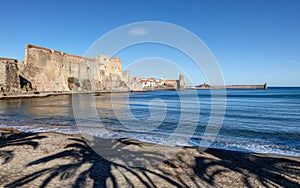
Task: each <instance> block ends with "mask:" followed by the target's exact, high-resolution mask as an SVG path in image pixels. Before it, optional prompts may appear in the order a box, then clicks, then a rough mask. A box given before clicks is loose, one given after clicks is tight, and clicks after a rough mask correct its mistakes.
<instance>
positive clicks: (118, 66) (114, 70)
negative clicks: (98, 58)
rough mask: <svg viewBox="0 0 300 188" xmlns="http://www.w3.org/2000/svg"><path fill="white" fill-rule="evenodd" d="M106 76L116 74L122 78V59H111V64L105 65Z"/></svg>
mask: <svg viewBox="0 0 300 188" xmlns="http://www.w3.org/2000/svg"><path fill="white" fill-rule="evenodd" d="M105 72H106V76H110V74H115V75H118V76H122V60H121V58H110V60H109V62H107V63H105Z"/></svg>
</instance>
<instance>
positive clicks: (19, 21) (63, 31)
mask: <svg viewBox="0 0 300 188" xmlns="http://www.w3.org/2000/svg"><path fill="white" fill-rule="evenodd" d="M0 7H1V16H0V44H1V45H0V57H12V58H17V59H20V60H23V59H24V49H25V44H27V43H30V44H35V45H40V46H44V47H49V48H52V49H57V50H61V51H64V52H67V53H72V54H77V55H83V54H84V53H85V51H86V50H87V49H88V47H89V46H90V45H91V44H92V43H93V42H94V41H95V40H97V39H98V38H99V37H101V36H102V35H103V34H105V33H107V32H109V31H111V30H112V29H115V28H117V27H120V26H122V25H124V24H129V23H132V22H137V21H163V22H170V23H173V24H177V25H179V26H182V27H184V28H186V29H188V30H190V31H191V32H193V33H195V34H196V35H197V36H198V37H200V38H201V39H202V40H203V41H204V42H205V43H206V45H207V46H208V47H209V48H210V50H211V51H212V52H213V54H214V55H215V57H216V59H217V61H218V62H219V64H220V67H221V69H222V72H223V75H224V79H225V83H226V84H258V83H264V82H268V83H269V85H276V86H281V85H282V86H289V85H294V86H300V74H299V70H300V11H299V10H300V1H299V0H294V1H292V0H257V1H256V0H248V1H240V0H236V1H232V0H226V1H225V0H223V1H222V0H207V1H201V0H195V1H192V0H182V1H177V0H169V1H168V0H148V1H145V0H128V1H121V0H120V1H114V0H105V1H75V0H72V1H60V0H51V1H41V0H37V1H31V0H26V1H23V0H19V1H17V0H10V1H0ZM140 49H143V48H140ZM144 50H145V51H144V52H145V55H147V56H148V55H151V53H150V52H153V51H151V45H149V46H147V47H145V48H144ZM100 53H101V52H100ZM126 54H127V55H126ZM119 55H120V57H121V58H122V59H123V64H124V66H125V67H126V66H127V65H129V64H130V63H132V62H131V61H133V60H134V59H136V58H141V54H140V53H139V54H136V55H137V57H134V50H132V49H129V50H128V53H120V54H119ZM154 55H158V54H155V51H154ZM190 74H191V75H190V76H191V77H192V79H196V80H197V81H198V80H199V83H201V82H203V79H202V78H201V77H199V78H198V77H197V75H196V74H193V73H192V72H191V73H190Z"/></svg>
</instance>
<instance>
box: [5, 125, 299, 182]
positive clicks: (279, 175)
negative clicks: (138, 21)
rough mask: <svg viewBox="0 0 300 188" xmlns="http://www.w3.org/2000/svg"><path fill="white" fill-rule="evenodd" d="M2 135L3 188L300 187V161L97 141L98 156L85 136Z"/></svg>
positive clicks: (13, 132)
mask: <svg viewBox="0 0 300 188" xmlns="http://www.w3.org/2000/svg"><path fill="white" fill-rule="evenodd" d="M0 132H1V133H2V135H1V137H0V164H1V165H0V187H300V159H299V158H291V157H283V156H271V155H259V154H246V153H240V152H232V151H224V150H216V149H208V150H206V151H205V152H199V150H198V148H192V147H167V146H161V145H154V144H148V143H143V142H139V141H136V140H132V139H119V140H104V139H99V140H96V141H95V140H93V141H92V142H91V143H95V144H96V145H97V146H100V147H101V148H102V149H101V150H100V151H99V152H103V155H102V153H101V155H98V154H97V153H96V152H95V151H94V150H92V149H91V148H90V147H89V145H87V144H86V142H85V141H83V138H82V137H81V136H80V135H66V134H60V133H22V132H18V131H16V130H14V129H2V130H1V131H0ZM149 148H152V149H149ZM96 151H97V150H96ZM174 151H176V152H175V153H176V154H175V155H171V154H172V152H174ZM177 152H178V153H177ZM110 154H111V156H110ZM167 157H170V158H169V159H168V160H166V161H163V159H166V158H167ZM147 162H149V164H148V165H147V166H141V164H146V163H147ZM127 164H133V165H140V166H136V167H130V166H128V165H127Z"/></svg>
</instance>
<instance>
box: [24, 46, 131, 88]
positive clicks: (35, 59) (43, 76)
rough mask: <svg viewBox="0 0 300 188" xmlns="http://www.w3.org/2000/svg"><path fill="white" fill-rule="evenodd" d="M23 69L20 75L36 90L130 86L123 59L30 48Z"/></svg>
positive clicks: (35, 47) (27, 50) (26, 51)
mask: <svg viewBox="0 0 300 188" xmlns="http://www.w3.org/2000/svg"><path fill="white" fill-rule="evenodd" d="M19 66H20V75H21V76H22V77H24V78H25V79H26V80H28V81H30V83H31V85H32V88H33V89H34V90H36V91H70V89H72V90H94V91H99V90H110V89H118V88H121V89H124V88H125V85H126V84H124V81H123V78H122V76H123V75H122V60H121V59H120V58H110V57H109V56H106V55H100V56H98V57H95V58H85V57H81V56H76V55H71V54H67V53H64V52H60V51H57V50H52V49H48V48H43V47H39V46H34V45H26V50H25V60H24V62H23V63H21V64H20V65H19ZM70 80H72V81H73V82H72V83H70ZM127 80H128V79H127Z"/></svg>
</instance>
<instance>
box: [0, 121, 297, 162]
mask: <svg viewBox="0 0 300 188" xmlns="http://www.w3.org/2000/svg"><path fill="white" fill-rule="evenodd" d="M0 128H15V129H18V130H20V131H23V132H58V133H64V134H88V135H91V136H95V137H99V138H108V139H118V138H132V139H136V140H139V141H142V142H149V143H154V144H163V145H169V146H199V144H200V141H201V139H200V138H199V137H193V138H191V139H188V138H187V137H185V136H184V134H178V135H176V136H174V135H173V136H174V137H173V139H170V134H165V133H161V134H160V133H150V132H139V133H136V132H130V131H124V130H111V129H104V128H102V129H101V128H95V127H94V128H90V129H88V128H85V129H81V130H78V129H77V128H72V127H53V126H47V125H45V126H32V125H30V126H8V125H4V124H0ZM211 148H216V149H223V150H232V151H240V152H246V153H263V154H277V155H287V156H295V157H299V156H300V149H299V148H298V149H297V148H292V147H288V146H284V145H277V144H273V143H263V142H259V141H256V142H251V141H248V142H241V141H239V140H230V141H228V140H216V141H215V142H213V144H212V145H211Z"/></svg>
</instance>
